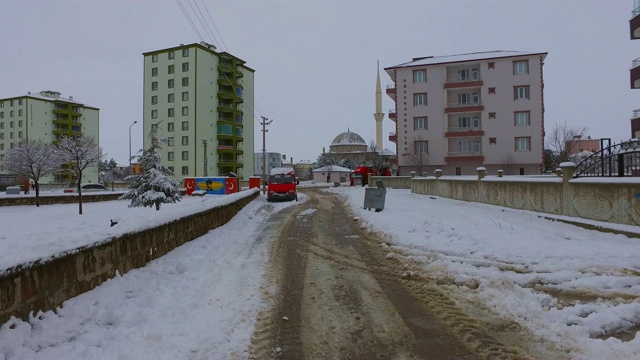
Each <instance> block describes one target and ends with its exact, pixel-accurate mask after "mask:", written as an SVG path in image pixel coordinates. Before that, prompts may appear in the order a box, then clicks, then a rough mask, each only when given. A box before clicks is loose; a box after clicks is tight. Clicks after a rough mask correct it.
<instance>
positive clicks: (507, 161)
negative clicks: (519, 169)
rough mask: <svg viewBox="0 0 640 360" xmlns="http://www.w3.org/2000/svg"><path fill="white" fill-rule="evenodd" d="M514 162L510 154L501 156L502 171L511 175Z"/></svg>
mask: <svg viewBox="0 0 640 360" xmlns="http://www.w3.org/2000/svg"><path fill="white" fill-rule="evenodd" d="M514 170H515V164H514V161H513V157H512V156H511V154H509V155H507V156H503V157H502V171H504V173H505V174H507V175H513V172H514Z"/></svg>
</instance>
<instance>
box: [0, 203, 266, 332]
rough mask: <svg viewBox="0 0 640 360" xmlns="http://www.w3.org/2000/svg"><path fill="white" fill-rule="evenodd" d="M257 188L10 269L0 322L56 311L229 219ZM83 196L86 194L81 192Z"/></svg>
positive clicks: (2, 289) (0, 291)
mask: <svg viewBox="0 0 640 360" xmlns="http://www.w3.org/2000/svg"><path fill="white" fill-rule="evenodd" d="M258 195H259V192H254V193H251V194H248V195H247V197H245V198H242V199H240V200H238V201H237V202H235V203H233V204H228V205H224V206H220V207H217V208H213V209H210V210H207V211H205V212H202V213H198V214H194V215H190V216H188V217H184V218H181V219H177V220H174V221H172V222H170V223H167V224H164V225H162V226H160V227H157V228H153V229H148V230H145V231H142V232H139V233H131V234H125V235H123V236H120V237H118V238H114V239H112V240H111V241H110V242H108V243H104V244H102V245H99V246H95V247H83V248H79V249H76V250H75V251H74V252H72V253H69V254H67V255H63V256H61V257H58V258H55V259H50V260H47V261H46V262H42V263H36V264H33V265H30V266H24V267H23V266H17V267H15V268H11V269H8V270H7V271H6V272H5V273H4V274H3V275H1V276H0V324H3V323H5V322H6V321H7V320H9V319H10V318H11V316H15V317H17V318H21V319H23V320H28V318H29V314H30V313H32V312H33V313H37V312H38V311H47V310H54V309H56V308H57V307H58V306H60V305H61V304H62V303H63V302H64V301H65V300H67V299H70V298H72V297H75V296H77V295H80V294H82V293H84V292H86V291H89V290H91V289H93V288H95V287H96V286H98V285H100V284H102V283H103V282H104V281H106V280H108V279H111V278H113V277H114V276H115V274H116V271H117V272H119V273H120V274H125V273H126V272H128V271H129V270H131V269H135V268H139V267H142V266H144V265H146V264H147V263H148V262H149V261H151V260H154V259H157V258H159V257H161V256H163V255H165V254H166V253H168V252H169V251H171V250H173V249H175V248H176V247H178V246H180V245H182V244H184V243H186V242H188V241H191V240H193V239H195V238H197V237H200V236H202V235H204V234H206V233H207V232H208V231H209V230H211V229H214V228H217V227H218V226H221V225H223V224H225V223H227V222H228V221H229V220H231V218H233V216H235V215H236V214H237V213H238V211H240V209H242V208H243V207H244V206H245V205H247V204H248V203H250V202H251V201H252V200H253V199H255V198H256V197H257V196H258ZM83 198H84V196H83Z"/></svg>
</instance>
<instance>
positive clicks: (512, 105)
mask: <svg viewBox="0 0 640 360" xmlns="http://www.w3.org/2000/svg"><path fill="white" fill-rule="evenodd" d="M546 55H547V53H535V52H519V51H487V52H479V53H470V54H461V55H451V56H429V57H421V58H414V59H413V60H412V61H410V62H407V63H403V64H399V65H395V66H391V67H388V68H385V71H386V72H387V74H388V75H389V76H390V77H391V79H392V80H393V82H394V84H393V85H388V86H387V89H386V93H387V94H388V95H389V96H390V97H391V98H392V99H393V100H394V101H395V108H394V109H391V110H390V111H389V118H390V119H391V120H392V121H394V122H395V128H396V129H395V132H392V133H390V135H389V140H390V141H392V142H395V143H396V154H397V156H398V174H399V175H409V174H410V172H412V171H415V172H416V174H418V175H424V174H426V175H433V173H434V170H436V169H441V170H442V171H443V174H444V175H471V174H476V168H478V167H484V168H486V170H487V173H489V174H492V173H493V174H496V172H497V171H498V170H503V171H504V173H505V174H511V175H517V174H520V175H525V174H526V175H530V174H540V172H541V171H542V163H543V151H544V95H543V89H544V83H543V76H542V74H543V73H542V67H543V64H544V59H545V57H546Z"/></svg>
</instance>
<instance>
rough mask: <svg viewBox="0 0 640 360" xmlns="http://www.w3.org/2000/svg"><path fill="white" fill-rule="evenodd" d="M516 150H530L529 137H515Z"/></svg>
mask: <svg viewBox="0 0 640 360" xmlns="http://www.w3.org/2000/svg"><path fill="white" fill-rule="evenodd" d="M516 151H531V138H530V137H517V138H516Z"/></svg>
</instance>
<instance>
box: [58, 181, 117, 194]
mask: <svg viewBox="0 0 640 360" xmlns="http://www.w3.org/2000/svg"><path fill="white" fill-rule="evenodd" d="M80 188H82V193H83V194H84V193H89V192H100V191H107V190H109V189H108V188H107V187H106V186H104V185H102V184H94V183H88V184H81V185H80ZM76 191H78V188H77V186H76V185H70V186H69V189H67V190H66V191H65V192H76Z"/></svg>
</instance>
